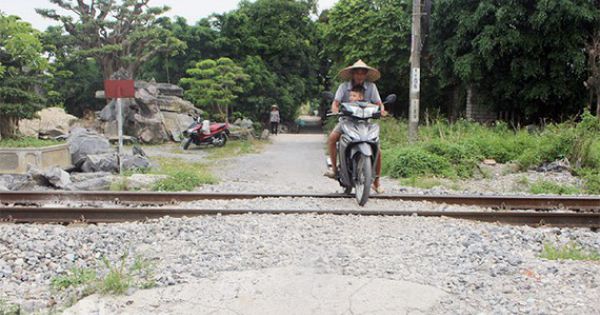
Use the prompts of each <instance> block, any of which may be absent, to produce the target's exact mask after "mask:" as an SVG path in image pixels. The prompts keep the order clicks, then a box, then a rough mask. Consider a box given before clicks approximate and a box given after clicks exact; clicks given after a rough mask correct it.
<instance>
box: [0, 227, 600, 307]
mask: <svg viewBox="0 0 600 315" xmlns="http://www.w3.org/2000/svg"><path fill="white" fill-rule="evenodd" d="M570 241H576V242H578V243H580V244H582V245H583V246H585V247H587V248H591V249H595V250H596V251H598V250H600V238H598V234H597V233H594V232H591V231H586V230H570V229H563V230H560V229H551V228H544V229H534V228H528V227H510V226H498V225H494V224H478V223H472V222H466V221H460V220H451V219H429V218H419V217H358V216H330V215H323V216H316V215H289V216H284V215H277V216H272V215H241V216H214V217H199V218H191V219H170V218H165V219H161V220H155V221H151V222H149V223H125V224H114V225H99V226H93V225H91V226H80V227H65V226H52V225H45V226H36V225H5V226H3V227H2V230H1V232H0V253H1V254H2V255H1V257H2V258H0V276H1V281H2V285H1V288H2V289H1V294H0V295H1V296H2V297H3V298H4V299H5V300H8V301H10V302H11V303H17V304H20V305H22V306H23V307H24V310H25V311H33V310H36V309H42V308H45V307H47V306H48V304H49V303H50V304H52V302H51V301H52V300H56V301H57V302H58V304H59V305H61V303H64V301H63V300H62V299H64V298H65V296H66V295H68V292H58V293H52V292H51V290H50V289H49V283H50V280H51V279H52V278H53V277H54V276H56V275H57V274H61V273H65V272H66V271H67V270H69V269H70V268H72V267H74V266H79V267H86V266H87V267H92V268H99V267H100V264H101V258H102V257H105V256H106V257H108V259H109V260H110V261H115V262H116V261H118V258H119V257H120V256H121V255H123V254H126V253H127V254H128V256H129V257H135V256H136V255H142V256H144V257H146V258H148V259H150V260H152V261H153V262H154V263H155V265H156V267H155V268H156V270H155V280H156V281H157V284H158V285H159V286H166V285H176V284H178V283H184V282H190V281H193V280H194V279H196V278H206V277H211V276H213V275H215V274H216V273H218V272H222V271H244V270H256V269H263V268H273V267H285V266H302V267H306V268H313V269H315V270H317V271H318V272H320V273H324V274H340V275H350V276H359V277H372V278H383V279H391V280H405V281H411V282H416V283H420V284H424V285H430V286H433V287H436V288H439V289H442V290H444V291H445V292H447V293H448V294H449V296H450V298H447V299H445V300H443V301H442V303H441V304H440V305H439V306H438V307H437V308H436V313H439V314H445V313H446V314H447V313H455V314H464V313H477V312H480V311H484V312H491V313H522V312H526V313H530V312H532V313H562V314H565V313H567V314H573V313H579V314H592V313H598V312H600V306H599V304H598V303H597V297H598V296H600V288H599V286H598V285H599V284H600V264H599V263H597V262H581V261H547V260H544V259H540V258H539V257H538V256H539V253H540V251H541V248H542V245H543V243H544V242H550V243H560V244H566V243H567V242H570ZM130 259H132V258H130Z"/></svg>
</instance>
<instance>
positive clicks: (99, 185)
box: [67, 175, 115, 191]
mask: <svg viewBox="0 0 600 315" xmlns="http://www.w3.org/2000/svg"><path fill="white" fill-rule="evenodd" d="M114 180H115V177H114V176H112V175H108V176H103V177H98V178H90V179H86V180H83V181H81V182H77V183H73V184H71V185H70V186H69V187H67V189H68V190H73V191H102V190H109V189H110V186H111V185H112V183H113V181H114Z"/></svg>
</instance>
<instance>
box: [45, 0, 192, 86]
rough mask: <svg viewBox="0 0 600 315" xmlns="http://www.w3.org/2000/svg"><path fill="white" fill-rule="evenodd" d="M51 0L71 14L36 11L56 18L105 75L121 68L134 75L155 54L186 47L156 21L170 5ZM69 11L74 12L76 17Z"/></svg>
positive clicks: (128, 0)
mask: <svg viewBox="0 0 600 315" xmlns="http://www.w3.org/2000/svg"><path fill="white" fill-rule="evenodd" d="M50 2H51V3H53V4H55V5H57V6H59V7H60V8H62V9H64V10H66V11H68V12H69V13H70V14H67V15H60V14H58V13H57V12H56V10H54V9H36V11H37V12H38V13H39V14H40V15H42V16H44V17H47V18H50V19H53V20H56V21H59V22H60V23H61V24H62V25H63V27H64V29H65V30H66V31H67V33H69V34H70V35H71V36H73V38H74V39H75V42H76V44H77V47H78V49H79V51H78V53H79V54H80V55H81V56H88V57H93V58H95V59H96V60H97V62H98V64H99V65H100V66H101V68H102V71H103V75H104V79H108V78H109V77H110V76H111V75H112V74H113V73H114V72H115V71H117V70H118V69H120V68H124V69H125V70H127V72H128V73H129V74H130V75H131V76H132V77H135V75H136V74H137V72H138V69H139V68H140V67H141V66H142V65H143V64H144V63H146V62H148V61H149V60H150V59H151V58H153V57H154V56H155V55H156V54H158V53H165V52H170V53H173V54H174V53H177V52H178V51H179V50H181V49H183V48H185V43H183V42H181V41H180V40H178V39H177V38H175V37H174V36H173V35H172V34H171V32H170V31H168V30H166V29H164V28H162V27H159V25H158V24H157V17H158V16H160V15H161V14H163V13H165V12H166V11H168V10H169V8H168V7H150V6H148V3H149V2H150V0H122V1H117V0H97V1H92V2H91V3H90V4H87V3H85V1H83V0H81V1H79V0H78V1H77V3H73V1H70V0H50ZM72 15H75V16H77V20H76V21H74V20H73V17H72Z"/></svg>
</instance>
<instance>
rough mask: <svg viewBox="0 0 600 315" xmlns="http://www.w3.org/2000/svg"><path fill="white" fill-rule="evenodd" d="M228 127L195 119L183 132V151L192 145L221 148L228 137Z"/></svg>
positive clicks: (223, 124)
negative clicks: (210, 145)
mask: <svg viewBox="0 0 600 315" xmlns="http://www.w3.org/2000/svg"><path fill="white" fill-rule="evenodd" d="M229 134H230V132H229V125H228V124H226V123H211V122H209V121H208V120H204V121H203V120H202V119H201V118H200V117H198V118H196V119H195V120H194V122H193V123H192V124H191V125H190V126H189V127H188V128H187V130H185V131H184V132H183V137H184V138H183V140H182V141H181V143H183V149H184V150H187V149H188V148H189V147H190V145H191V144H192V143H194V144H196V145H201V144H212V145H214V146H215V147H222V146H224V145H225V144H226V143H227V138H228V137H229Z"/></svg>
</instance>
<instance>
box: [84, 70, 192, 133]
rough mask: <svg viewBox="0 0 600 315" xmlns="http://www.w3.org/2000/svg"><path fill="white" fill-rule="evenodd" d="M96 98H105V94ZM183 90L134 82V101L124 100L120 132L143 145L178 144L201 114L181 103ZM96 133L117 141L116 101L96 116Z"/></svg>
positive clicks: (175, 87)
mask: <svg viewBox="0 0 600 315" xmlns="http://www.w3.org/2000/svg"><path fill="white" fill-rule="evenodd" d="M96 97H98V98H104V91H98V92H97V93H96ZM182 97H183V89H182V88H181V87H179V86H177V85H173V84H168V83H156V82H153V81H152V82H145V81H136V82H135V99H123V100H122V101H121V102H122V104H123V116H124V120H123V132H124V134H125V135H127V136H131V137H134V138H137V139H138V140H139V141H140V142H142V143H162V142H166V141H170V140H173V141H181V138H182V133H183V131H184V130H186V129H187V128H188V127H189V126H190V124H192V122H193V121H194V119H193V117H196V116H198V115H200V114H201V112H200V110H199V109H197V108H196V107H195V106H194V104H192V103H190V102H188V101H186V100H184V99H182ZM98 118H99V121H98V123H97V129H98V130H99V131H101V132H102V133H104V134H105V135H106V136H107V137H108V138H109V139H110V140H116V139H117V137H118V129H117V107H116V101H114V100H113V101H111V102H110V103H109V104H108V105H106V106H105V107H104V109H102V111H100V113H99V114H98Z"/></svg>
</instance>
